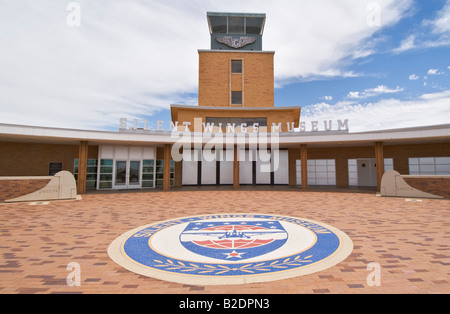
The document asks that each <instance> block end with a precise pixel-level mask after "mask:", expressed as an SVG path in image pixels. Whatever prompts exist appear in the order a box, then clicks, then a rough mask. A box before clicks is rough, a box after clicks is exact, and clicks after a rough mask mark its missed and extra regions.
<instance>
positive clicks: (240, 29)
mask: <svg viewBox="0 0 450 314" xmlns="http://www.w3.org/2000/svg"><path fill="white" fill-rule="evenodd" d="M244 21H245V20H244V18H243V17H240V16H230V17H228V33H231V34H244V24H245V22H244Z"/></svg>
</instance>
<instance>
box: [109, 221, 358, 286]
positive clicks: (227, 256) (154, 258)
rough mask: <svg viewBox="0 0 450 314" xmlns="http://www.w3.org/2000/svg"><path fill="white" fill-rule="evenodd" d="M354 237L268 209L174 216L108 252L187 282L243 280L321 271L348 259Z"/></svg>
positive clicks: (147, 271) (129, 264)
mask: <svg viewBox="0 0 450 314" xmlns="http://www.w3.org/2000/svg"><path fill="white" fill-rule="evenodd" d="M352 249H353V243H352V241H351V240H350V238H349V237H348V236H347V235H346V234H345V233H343V232H342V231H340V230H338V229H336V228H334V227H332V226H328V225H325V224H322V223H319V222H315V221H312V220H307V219H301V218H295V217H287V216H279V215H267V214H218V215H203V216H193V217H183V218H178V219H171V220H167V221H162V222H158V223H154V224H150V225H146V226H142V227H139V228H136V229H134V230H130V231H129V232H126V233H125V234H123V235H121V236H120V237H118V238H117V239H116V240H114V241H113V242H112V243H111V245H110V246H109V248H108V254H109V256H110V257H111V258H112V259H113V260H114V261H115V262H116V263H118V264H119V265H121V266H123V267H125V268H127V269H128V270H130V271H133V272H135V273H139V274H141V275H145V276H149V277H154V278H158V279H162V280H167V281H175V282H179V283H184V284H198V285H219V284H244V283H250V282H263V281H272V280H279V279H284V278H291V277H295V276H300V275H305V274H309V273H312V272H317V271H320V270H323V269H326V268H328V267H331V266H333V265H335V264H337V263H339V262H340V261H342V260H343V259H345V258H346V257H347V256H348V255H349V254H350V253H351V251H352Z"/></svg>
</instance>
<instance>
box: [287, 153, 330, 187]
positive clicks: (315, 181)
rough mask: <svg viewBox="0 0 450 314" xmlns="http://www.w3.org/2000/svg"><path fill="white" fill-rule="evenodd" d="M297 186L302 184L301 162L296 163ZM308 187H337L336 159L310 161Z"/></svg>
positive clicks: (308, 163) (308, 164)
mask: <svg viewBox="0 0 450 314" xmlns="http://www.w3.org/2000/svg"><path fill="white" fill-rule="evenodd" d="M296 165H297V167H296V168H297V184H298V185H301V184H302V171H303V169H302V165H301V160H297V161H296ZM307 166H308V169H307V172H308V185H336V162H335V160H334V159H317V160H314V159H308V162H307Z"/></svg>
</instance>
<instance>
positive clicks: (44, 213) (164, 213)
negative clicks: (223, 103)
mask: <svg viewBox="0 0 450 314" xmlns="http://www.w3.org/2000/svg"><path fill="white" fill-rule="evenodd" d="M0 211H1V220H0V234H1V243H0V253H1V259H0V293H3V294H4V293H175V294H178V293H227V294H231V293H252V294H257V293H289V294H290V293H449V292H450V202H449V201H448V200H447V201H444V200H443V201H440V200H425V199H424V200H421V201H410V200H405V199H404V198H398V199H396V198H381V197H376V196H375V194H374V193H350V192H301V191H297V190H287V191H277V190H269V191H247V190H241V191H231V190H220V191H217V190H216V191H205V190H196V191H186V190H185V191H174V192H168V193H164V192H137V193H117V194H88V195H84V196H83V199H82V200H79V201H58V202H50V203H49V204H47V205H29V203H23V204H9V205H7V204H0ZM218 213H267V214H280V215H286V216H295V217H300V218H306V219H312V220H316V221H320V222H323V223H326V224H330V225H332V226H334V227H336V228H338V229H340V230H342V231H344V232H345V233H347V234H348V235H349V236H350V238H351V239H352V240H353V243H354V250H353V253H352V254H351V255H350V256H349V257H348V258H347V259H346V260H345V261H343V262H341V263H340V264H338V265H336V266H334V267H332V268H329V269H327V270H324V271H322V272H319V273H315V274H311V275H306V276H302V277H297V278H292V279H287V280H281V281H274V282H270V283H258V284H249V285H239V286H190V285H182V284H176V283H170V282H164V281H161V280H156V279H152V278H148V277H143V276H140V275H137V274H134V273H132V272H129V271H128V270H125V269H123V268H122V267H120V266H118V265H117V264H115V263H114V262H113V261H112V260H111V259H110V258H109V256H108V254H107V248H108V246H109V244H110V243H111V242H112V241H113V240H114V239H115V238H117V237H118V236H119V235H121V234H122V233H124V232H126V231H128V230H130V229H134V228H136V227H139V226H142V225H146V224H149V223H153V222H157V221H162V220H167V219H172V218H177V217H185V216H191V215H199V214H218ZM71 262H76V263H79V265H80V266H81V286H79V287H76V286H75V287H69V286H68V285H67V283H66V278H67V276H68V275H69V273H70V270H67V265H68V264H69V263H71ZM370 262H377V263H379V264H380V266H381V286H379V287H370V286H369V285H368V284H367V276H368V275H369V274H370V273H371V270H367V265H368V264H369V263H370Z"/></svg>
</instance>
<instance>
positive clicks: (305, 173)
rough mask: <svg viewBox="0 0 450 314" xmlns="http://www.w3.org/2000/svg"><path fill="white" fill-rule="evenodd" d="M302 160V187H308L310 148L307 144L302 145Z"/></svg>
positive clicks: (304, 188)
mask: <svg viewBox="0 0 450 314" xmlns="http://www.w3.org/2000/svg"><path fill="white" fill-rule="evenodd" d="M300 160H301V161H300V162H301V165H302V189H303V190H307V189H308V148H307V147H306V144H301V145H300Z"/></svg>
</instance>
